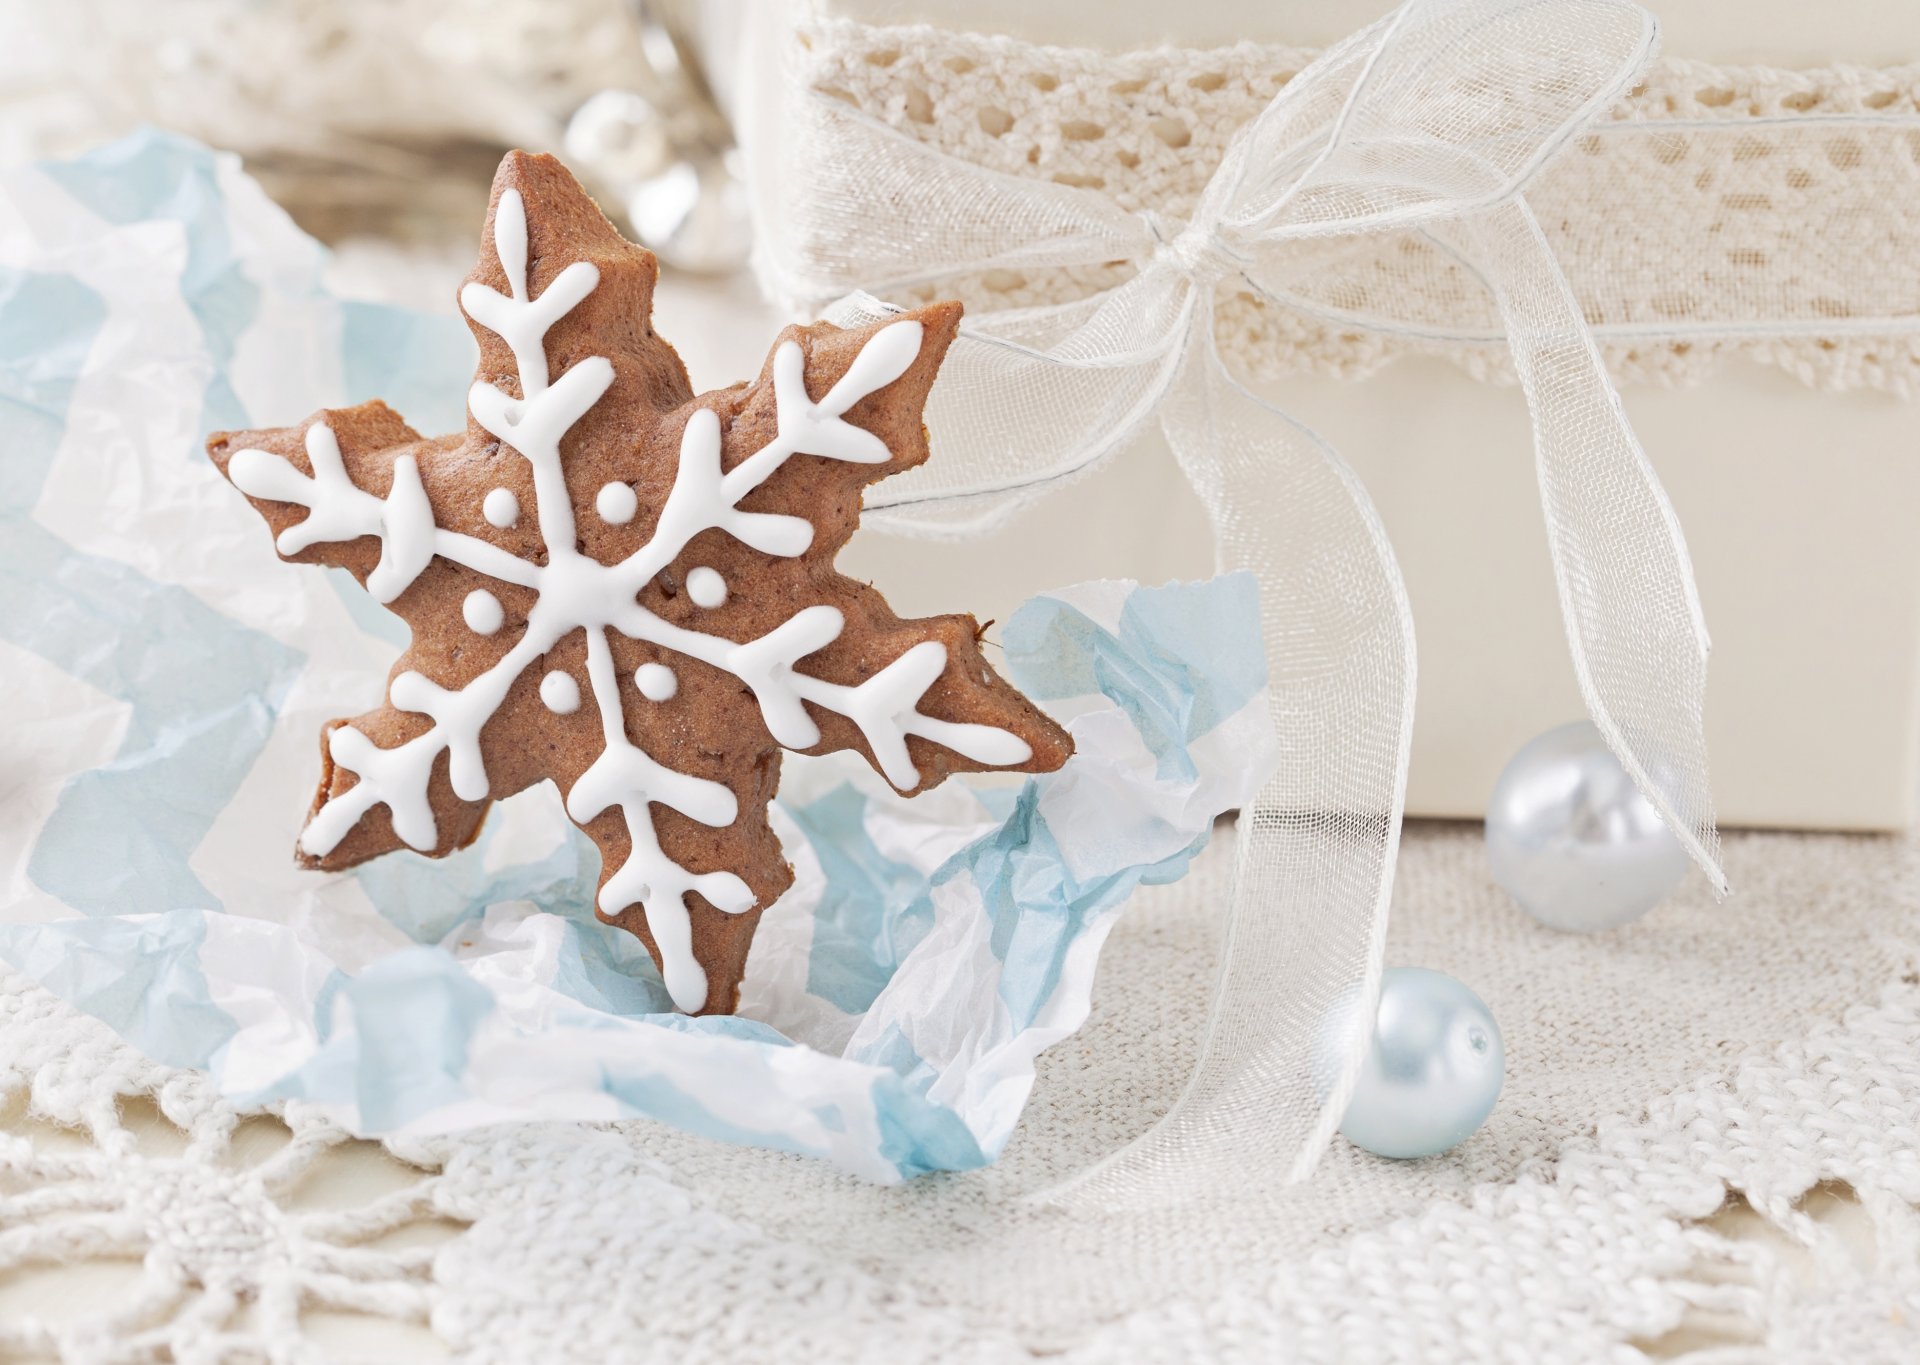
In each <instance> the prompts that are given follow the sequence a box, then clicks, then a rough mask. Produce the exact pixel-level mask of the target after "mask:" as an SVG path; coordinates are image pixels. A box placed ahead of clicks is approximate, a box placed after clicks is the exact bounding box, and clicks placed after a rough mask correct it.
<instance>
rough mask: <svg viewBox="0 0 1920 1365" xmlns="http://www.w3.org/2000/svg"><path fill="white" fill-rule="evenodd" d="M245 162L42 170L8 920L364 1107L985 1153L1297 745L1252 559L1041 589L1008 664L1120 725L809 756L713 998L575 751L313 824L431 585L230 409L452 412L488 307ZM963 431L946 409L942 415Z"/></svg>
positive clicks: (1025, 611)
mask: <svg viewBox="0 0 1920 1365" xmlns="http://www.w3.org/2000/svg"><path fill="white" fill-rule="evenodd" d="M325 259H326V258H325V253H324V249H323V248H321V247H320V246H319V245H318V244H316V243H314V242H313V241H311V240H310V239H308V238H306V237H305V236H304V235H303V234H301V233H300V232H299V230H298V229H297V228H295V227H294V226H293V224H292V223H291V222H290V221H289V220H288V219H287V218H286V216H285V215H284V214H283V213H281V212H280V210H279V209H277V208H276V207H275V206H274V205H273V204H272V203H271V202H270V201H268V200H267V198H266V197H265V195H264V194H262V193H261V191H260V189H259V188H258V186H256V185H255V184H253V183H252V182H251V181H249V180H248V179H247V178H246V177H245V175H244V174H243V173H242V172H241V170H240V168H239V164H238V162H237V161H236V160H235V159H233V158H231V157H228V156H223V155H219V154H216V153H213V152H210V151H208V150H207V149H205V148H204V147H201V146H198V145H197V144H194V143H191V142H187V141H185V140H182V139H178V138H174V137H170V136H167V135H164V134H159V133H152V132H148V133H141V134H136V135H135V136H133V137H131V138H128V139H126V140H123V141H121V142H118V143H115V144H113V145H111V146H109V147H106V148H104V149H101V150H100V151H98V152H95V153H92V154H89V155H87V156H84V157H81V158H79V159H76V160H73V161H67V162H62V163H49V164H43V165H39V166H35V167H29V168H24V169H20V170H15V171H12V172H7V173H4V174H0V403H4V408H5V415H4V418H0V677H3V678H4V684H5V697H6V706H7V708H8V716H9V721H8V725H7V727H6V729H5V738H4V741H0V743H3V744H4V773H5V780H4V781H3V782H0V868H4V877H5V886H4V892H0V957H4V958H5V959H6V960H7V961H8V962H10V963H12V964H13V965H14V966H15V967H17V968H18V969H19V970H21V971H23V972H24V973H26V974H27V975H29V976H30V977H32V978H34V979H36V980H38V981H40V982H41V983H43V984H44V985H46V986H47V987H48V988H50V989H51V990H53V991H54V992H56V993H57V994H59V995H60V996H62V997H63V998H65V999H66V1000H68V1001H70V1002H72V1003H73V1004H74V1005H76V1006H78V1007H79V1008H81V1009H83V1010H85V1011H87V1012H88V1013H90V1014H92V1015H94V1016H96V1017H98V1018H100V1019H102V1020H104V1021H105V1022H106V1023H108V1024H109V1025H111V1026H112V1027H113V1028H114V1029H115V1030H117V1031H118V1032H119V1033H120V1034H121V1035H122V1036H124V1037H126V1038H127V1039H128V1040H129V1041H131V1042H133V1043H134V1044H136V1045H138V1046H139V1047H140V1048H142V1049H143V1050H144V1051H146V1052H147V1053H149V1054H150V1055H152V1056H154V1057H156V1058H159V1059H160V1060H163V1061H166V1062H169V1063H172V1064H176V1065H182V1066H195V1067H201V1068H204V1069H206V1070H207V1071H209V1072H210V1073H211V1074H212V1075H213V1077H214V1078H215V1079H216V1080H217V1082H218V1083H219V1084H220V1086H221V1087H222V1088H223V1090H224V1091H225V1092H227V1093H229V1094H232V1095H235V1096H238V1097H244V1098H248V1099H273V1098H287V1099H300V1100H304V1101H307V1102H311V1103H313V1104H316V1105H320V1106H323V1107H325V1108H326V1109H327V1110H328V1111H330V1112H332V1113H333V1114H335V1115H336V1116H337V1117H338V1118H339V1119H340V1121H341V1122H343V1123H344V1124H345V1125H347V1126H348V1127H350V1128H351V1129H353V1130H354V1131H356V1132H361V1133H366V1134H382V1133H401V1132H428V1131H444V1130H448V1129H453V1128H458V1127H462V1126H467V1125H473V1124H479V1123H487V1122H496V1121H501V1120H515V1119H553V1118H570V1119H588V1120H601V1119H617V1118H628V1117H633V1116H636V1115H644V1116H647V1117H651V1118H654V1119H658V1120H661V1121H664V1122H667V1123H672V1124H677V1125H679V1126H681V1127H683V1128H686V1129H689V1130H692V1131H694V1132H698V1133H702V1134H706V1135H708V1136H711V1137H713V1138H717V1139H720V1140H724V1141H732V1142H742V1143H750V1144H754V1145H759V1146H765V1147H772V1148H777V1149H781V1150H785V1151H793V1152H801V1153H808V1154H811V1155H815V1156H819V1157H823V1158H825V1159H826V1160H828V1161H831V1162H833V1163H834V1164H836V1165H837V1166H840V1167H842V1168H844V1169H846V1170H848V1171H852V1172H855V1173H857V1174H860V1175H863V1176H866V1177H868V1178H871V1179H875V1180H881V1181H896V1180H901V1179H904V1178H907V1177H910V1176H913V1175H916V1174H919V1173H922V1172H925V1171H932V1170H960V1169H966V1168H969V1167H974V1166H979V1165H981V1164H983V1163H986V1162H989V1161H991V1160H993V1159H994V1157H995V1156H996V1155H997V1154H998V1153H999V1151H1000V1149H1001V1148H1002V1147H1003V1146H1004V1144H1005V1143H1006V1141H1007V1138H1008V1136H1009V1135H1010V1134H1011V1132H1012V1130H1013V1126H1014V1124H1015V1122H1016V1120H1017V1119H1018V1117H1019V1114H1020V1110H1021V1108H1022V1106H1023V1105H1024V1104H1025V1102H1026V1098H1027V1095H1028V1092H1029V1091H1030V1089H1031V1087H1032V1084H1033V1076H1034V1059H1035V1057H1036V1056H1037V1055H1038V1054H1039V1052H1040V1051H1041V1050H1042V1049H1043V1048H1045V1047H1047V1046H1048V1045H1049V1044H1051V1043H1053V1042H1054V1041H1056V1040H1058V1039H1060V1038H1062V1037H1064V1036H1065V1035H1067V1034H1068V1033H1071V1032H1072V1031H1073V1030H1074V1029H1075V1028H1077V1027H1078V1026H1079V1025H1080V1023H1081V1022H1082V1021H1083V1020H1084V1019H1085V1018H1086V1015H1087V1010H1088V1002H1089V997H1090V993H1091V990H1092V983H1093V976H1094V969H1095V964H1096V960H1097V958H1098V956H1099V953H1100V948H1101V945H1102V943H1103V942H1104V940H1105V938H1106V936H1107V933H1108V931H1109V930H1110V929H1111V928H1112V926H1113V923H1114V920H1115V917H1116V915H1117V914H1118V912H1119V910H1120V908H1121V906H1122V904H1123V903H1124V902H1125V901H1126V899H1127V897H1128V895H1129V894H1130V893H1131V892H1132V891H1133V889H1134V888H1135V887H1136V886H1139V885H1140V884H1142V883H1150V882H1164V881H1169V880H1172V879H1174V878H1177V877H1179V876H1180V875H1181V874H1182V873H1183V872H1184V871H1185V870H1186V867H1187V864H1188V862H1189V861H1190V860H1191V859H1192V857H1193V856H1194V855H1195V854H1196V853H1198V852H1199V850H1200V849H1201V848H1203V847H1204V846H1205V844H1206V842H1207V839H1208V838H1209V836H1210V834H1211V831H1212V827H1213V822H1214V820H1215V818H1216V817H1217V816H1218V815H1219V814H1220V813H1222V812H1223V811H1226V810H1229V809H1231V808H1233V807H1235V806H1238V805H1240V804H1241V803H1243V802H1245V801H1247V800H1249V799H1250V798H1251V797H1252V796H1253V794H1254V792H1255V791H1256V790H1257V789H1258V786H1259V784H1260V782H1261V781H1262V779H1263V778H1264V777H1265V776H1266V774H1267V772H1268V771H1269V769H1270V768H1271V766H1272V763H1273V761H1274V752H1273V749H1274V742H1273V738H1272V731H1271V729H1270V727H1269V725H1268V724H1267V718H1266V709H1267V704H1266V696H1265V691H1264V684H1265V675H1264V662H1263V657H1262V653H1261V649H1260V645H1259V638H1260V636H1259V629H1258V618H1257V605H1256V602H1255V595H1254V588H1253V585H1252V582H1251V580H1250V579H1248V578H1246V577H1243V576H1236V577H1228V578H1222V579H1217V580H1215V581H1213V582H1210V583H1202V584H1191V585H1175V586H1170V587H1165V588H1142V587H1138V586H1136V585H1132V584H1123V583H1095V584H1088V585H1084V586H1081V587H1077V588H1071V589H1066V590H1063V591H1060V592H1057V593H1053V594H1050V595H1047V596H1043V597H1039V598H1036V599H1035V600H1034V601H1032V602H1030V603H1028V604H1027V605H1026V606H1025V607H1024V608H1022V609H1021V610H1020V611H1019V612H1018V613H1017V614H1016V615H1015V616H1014V617H1013V619H1012V620H1010V621H1009V622H1008V623H1007V625H1006V628H1005V630H1004V632H1003V640H1004V644H1005V648H1006V657H1007V664H1008V671H1009V673H1010V674H1011V676H1012V678H1013V679H1014V681H1015V682H1016V683H1017V684H1018V685H1019V686H1020V687H1021V688H1023V689H1024V690H1025V691H1026V692H1027V693H1028V694H1029V695H1030V696H1032V697H1034V698H1035V699H1036V700H1038V701H1040V702H1041V703H1042V704H1043V705H1046V706H1047V707H1048V708H1049V709H1050V710H1052V711H1053V712H1054V713H1055V714H1056V715H1058V716H1060V717H1062V718H1063V719H1066V720H1069V721H1070V723H1071V727H1072V730H1073V734H1074V739H1075V743H1076V744H1077V746H1078V749H1079V752H1078V754H1077V755H1076V756H1075V758H1074V759H1073V760H1072V761H1071V762H1070V763H1069V764H1068V765H1067V766H1066V767H1065V768H1064V769H1063V770H1061V771H1060V772H1058V773H1054V774H1049V775H1046V776H1043V777H1039V778H1035V779H1029V780H1027V781H1026V782H1025V783H1024V785H1021V786H1018V787H1013V786H1008V785H994V784H992V783H983V784H980V785H967V784H964V783H962V782H959V781H953V782H949V783H948V784H946V785H945V786H944V787H942V788H940V789H939V790H937V791H936V792H934V793H931V794H929V795H927V796H924V797H921V798H919V799H917V800H914V801H911V802H909V801H903V800H901V799H900V798H898V797H897V796H895V795H893V793H892V792H891V791H890V790H888V789H887V788H886V787H885V785H884V783H882V782H880V781H879V780H878V779H877V778H875V777H874V776H873V775H872V774H871V773H870V772H869V771H868V770H867V769H866V768H865V766H864V764H861V763H860V762H859V761H858V760H857V759H848V758H847V757H846V756H842V757H841V758H838V759H805V758H794V757H792V756H789V757H788V759H787V768H786V780H785V782H784V784H783V787H782V792H781V800H780V803H779V805H778V807H777V808H776V812H775V821H776V826H777V828H778V829H779V832H780V835H781V838H782V840H783V842H784V843H785V846H786V849H787V853H788V857H789V859H790V860H791V861H792V862H793V863H794V866H795V869H796V872H797V874H798V879H797V881H796V884H795V885H794V887H793V889H792V890H791V891H790V892H789V893H788V895H787V896H785V897H784V898H782V900H781V901H780V903H779V904H778V905H776V906H775V907H774V908H772V909H771V910H769V911H768V913H767V915H766V917H765V919H764V921H763V923H762V925H761V928H760V931H759V934H758V938H757V940H756V943H755V947H754V955H753V958H752V959H751V961H750V963H749V968H748V973H747V978H746V981H745V984H744V988H743V997H742V1008H741V1011H740V1013H739V1014H738V1015H737V1016H735V1017H731V1018H703V1019H689V1018H686V1017H683V1016H681V1015H679V1014H676V1013H674V1012H673V1010H672V1009H671V1006H670V1005H669V1004H668V1002H667V998H666V993H665V989H664V987H663V986H662V985H661V982H660V979H659V977H658V975H657V973H656V972H655V970H654V968H653V964H652V962H651V961H650V960H649V958H648V957H647V955H646V953H645V951H644V950H643V949H642V948H641V947H640V945H639V943H638V942H637V941H635V940H633V939H631V938H629V937H628V936H626V935H625V934H623V933H621V932H619V931H617V930H614V929H612V928H609V927H607V926H604V925H602V924H600V923H598V922H597V921H596V920H595V919H594V917H593V915H592V913H591V911H590V909H589V908H588V907H589V904H590V900H591V895H592V889H593V886H594V880H595V874H596V871H597V868H596V866H595V859H596V854H595V852H594V850H593V848H592V846H591V845H590V844H589V843H588V842H587V840H586V839H585V838H584V837H582V836H580V835H579V834H578V833H577V832H576V831H575V830H574V829H573V828H572V827H571V826H570V825H569V824H568V822H567V820H566V818H565V816H564V814H563V813H562V811H561V807H560V801H559V798H558V794H557V793H555V792H554V791H552V789H551V788H546V789H542V790H539V791H536V792H532V793H529V794H527V795H526V796H523V797H521V798H519V799H516V800H513V801H511V802H508V803H506V804H504V805H503V806H501V807H499V808H497V809H496V810H495V811H494V812H493V814H492V815H491V816H490V817H489V820H488V823H487V827H486V829H485V831H484V833H483V835H482V837H481V839H480V840H479V842H478V843H477V844H476V846H475V847H473V848H471V849H469V850H467V851H465V852H463V853H461V854H459V855H457V856H455V857H453V858H450V859H448V860H446V861H444V862H432V861H429V860H426V859H423V858H420V857H417V856H414V855H412V854H409V853H397V854H393V855H390V856H388V857H385V858H382V859H379V860H377V861H375V862H372V863H368V864H366V865H365V866H363V867H360V868H356V869H354V870H353V871H351V872H349V873H345V874H340V875H321V874H315V873H308V872H302V871H300V870H298V869H297V868H295V867H294V865H293V862H292V846H293V839H294V836H295V834H296V833H297V831H298V826H299V823H300V821H301V819H302V818H303V816H304V814H305V811H306V809H307V802H308V799H309V797H310V795H311V791H312V786H313V783H314V781H315V777H316V773H317V770H318V762H319V757H318V751H317V749H316V741H315V736H316V735H317V734H318V732H319V727H320V724H321V722H323V721H324V720H326V719H328V718H330V717H333V716H339V715H351V714H354V713H356V712H358V711H359V710H361V709H363V708H364V707H365V706H366V705H367V704H369V703H370V702H372V701H374V700H376V699H377V698H378V697H379V695H380V689H381V680H382V679H383V678H384V676H385V673H386V670H387V668H388V666H389V664H390V662H391V660H392V658H393V655H394V654H395V652H396V651H397V648H398V646H399V645H400V644H401V643H402V642H403V640H404V635H403V633H402V632H403V627H402V626H401V625H400V623H399V621H398V620H397V618H394V617H392V616H390V615H388V614H387V613H386V612H385V611H384V610H383V609H382V608H380V607H378V606H376V605H374V604H373V603H372V602H371V601H370V600H369V599H368V598H367V597H366V596H365V595H364V594H363V593H362V592H360V591H359V589H358V588H357V586H356V585H354V584H353V582H352V581H351V579H349V578H347V577H346V576H345V575H344V574H343V573H340V572H339V571H337V570H336V571H332V572H331V573H330V574H326V575H321V574H315V573H313V572H312V571H311V570H301V569H296V568H293V567H289V566H282V565H280V564H278V563H277V561H275V560H274V558H273V556H272V553H271V550H270V549H269V548H268V546H267V544H266V538H265V537H263V536H261V535H260V532H259V525H258V520H257V518H256V517H255V516H254V514H253V513H252V511H251V510H250V509H249V508H248V507H247V506H246V505H245V504H244V502H243V501H242V500H241V499H240V498H239V497H238V496H237V495H235V494H234V493H233V492H232V490H231V489H230V488H228V486H227V485H226V484H225V483H224V482H223V481H222V480H221V479H220V478H219V477H218V475H217V474H216V473H215V471H214V469H213V466H212V465H211V463H210V462H208V461H207V459H206V458H205V456H204V454H203V452H202V449H201V445H202V441H203V440H204V437H205V434H206V433H207V432H208V431H209V430H213V429H216V428H223V427H245V426H255V425H265V424H270V423H287V422H294V421H298V420H300V419H301V418H303V417H304V416H306V415H307V414H308V413H310V412H312V411H313V410H315V409H317V408H319V407H322V406H334V405H340V404H344V403H350V402H357V401H360V400H362V399H366V398H371V397H381V398H385V399H386V400H388V401H389V402H390V403H392V404H393V405H394V406H396V407H397V408H399V409H400V410H401V411H403V412H405V413H406V414H407V415H408V417H409V419H410V420H412V421H413V422H414V423H415V424H416V425H417V426H419V427H420V428H421V429H423V430H427V431H443V430H451V429H453V428H454V427H455V426H457V425H458V424H459V423H461V422H462V421H463V420H464V411H463V409H462V407H461V404H462V401H463V397H464V393H465V388H466V385H467V382H468V378H469V375H470V367H471V356H472V349H471V341H470V339H469V337H468V335H467V332H466V329H465V327H464V326H463V325H462V324H461V322H460V321H459V320H458V319H457V318H455V317H453V316H452V315H451V314H449V315H446V316H431V315H426V314H419V313H412V312H408V311H404V310H399V309H393V308H386V307H380V306H375V305H369V304H363V303H354V302H348V301H342V300H340V299H337V298H335V297H333V296H332V295H331V294H329V292H328V291H327V290H326V288H325V287H324V285H323V283H322V271H323V267H324V265H325ZM934 446H935V458H938V448H939V434H938V432H935V433H934Z"/></svg>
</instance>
